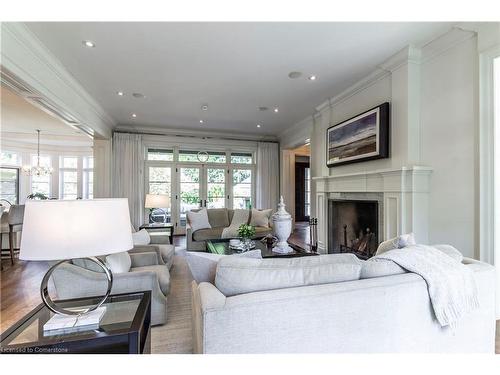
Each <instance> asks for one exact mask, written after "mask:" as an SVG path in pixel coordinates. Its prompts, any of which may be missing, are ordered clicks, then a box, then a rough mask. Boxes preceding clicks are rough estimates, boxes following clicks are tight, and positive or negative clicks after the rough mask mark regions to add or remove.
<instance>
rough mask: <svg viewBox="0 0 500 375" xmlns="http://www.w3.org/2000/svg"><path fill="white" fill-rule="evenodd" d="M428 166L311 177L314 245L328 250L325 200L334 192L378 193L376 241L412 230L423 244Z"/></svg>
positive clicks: (427, 211)
mask: <svg viewBox="0 0 500 375" xmlns="http://www.w3.org/2000/svg"><path fill="white" fill-rule="evenodd" d="M431 174H432V168H429V167H425V166H409V167H401V168H397V169H384V170H373V171H363V172H355V173H346V174H337V175H332V176H320V177H313V180H314V181H315V184H316V207H317V210H316V214H317V217H318V246H319V248H320V250H321V251H322V252H327V249H328V238H327V237H328V235H327V230H328V223H327V220H328V199H329V198H330V197H331V196H333V195H334V194H335V193H350V195H351V196H352V195H353V194H356V193H359V196H360V199H363V194H366V193H379V194H381V195H382V199H383V205H382V206H383V215H382V218H383V219H382V220H383V233H381V235H380V240H385V239H387V238H392V237H395V236H397V235H399V234H402V233H409V232H414V233H415V236H416V238H417V241H418V242H419V243H427V241H428V238H429V234H428V221H429V203H428V201H429V199H428V195H429V189H430V177H431Z"/></svg>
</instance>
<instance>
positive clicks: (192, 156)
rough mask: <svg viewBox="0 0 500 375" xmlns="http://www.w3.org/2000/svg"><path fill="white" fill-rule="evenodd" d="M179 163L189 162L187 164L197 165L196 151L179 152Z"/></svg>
mask: <svg viewBox="0 0 500 375" xmlns="http://www.w3.org/2000/svg"><path fill="white" fill-rule="evenodd" d="M179 161H189V162H195V163H199V162H200V161H199V160H198V151H186V150H181V151H179Z"/></svg>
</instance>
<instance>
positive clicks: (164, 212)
mask: <svg viewBox="0 0 500 375" xmlns="http://www.w3.org/2000/svg"><path fill="white" fill-rule="evenodd" d="M171 178H172V168H171V167H149V185H148V187H149V191H148V193H149V194H167V195H168V196H170V197H171V196H172V190H171V189H172V180H171ZM152 215H153V221H159V222H163V221H164V222H166V223H170V222H171V220H172V214H171V209H170V208H167V207H158V209H154V210H153V212H152Z"/></svg>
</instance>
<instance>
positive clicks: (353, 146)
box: [327, 103, 389, 167]
mask: <svg viewBox="0 0 500 375" xmlns="http://www.w3.org/2000/svg"><path fill="white" fill-rule="evenodd" d="M388 107H389V103H384V104H382V105H380V106H378V107H376V108H373V109H371V110H369V111H366V112H364V113H362V114H360V115H357V116H355V117H353V118H352V119H349V120H346V121H344V122H341V123H340V124H337V125H334V126H332V127H330V128H329V129H328V132H327V139H328V150H327V152H328V155H327V164H328V166H329V167H331V166H335V165H340V164H347V163H354V162H359V161H364V160H371V159H378V158H385V157H388V156H389V155H388V143H389V142H388V140H389V139H388V137H389V110H388Z"/></svg>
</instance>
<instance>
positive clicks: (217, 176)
mask: <svg viewBox="0 0 500 375" xmlns="http://www.w3.org/2000/svg"><path fill="white" fill-rule="evenodd" d="M225 172H226V170H225V169H223V168H208V169H207V207H208V208H224V207H225V206H226V173H225Z"/></svg>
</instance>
